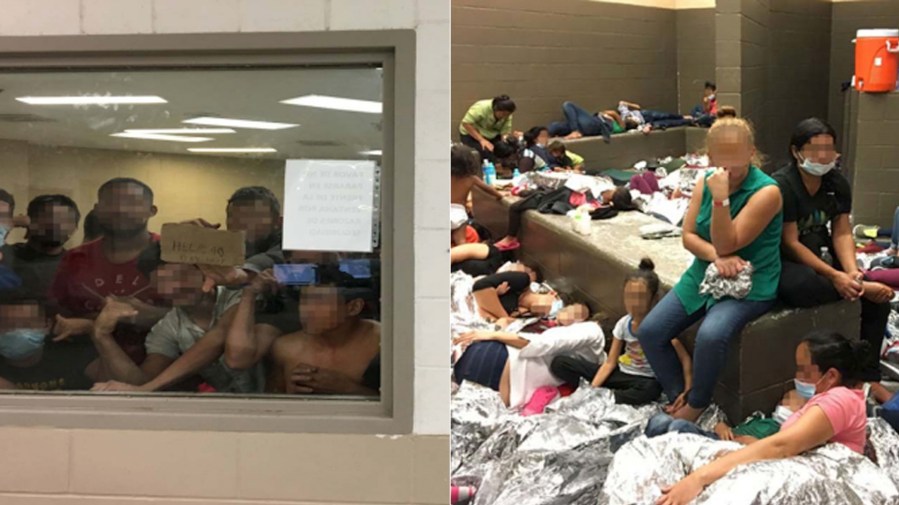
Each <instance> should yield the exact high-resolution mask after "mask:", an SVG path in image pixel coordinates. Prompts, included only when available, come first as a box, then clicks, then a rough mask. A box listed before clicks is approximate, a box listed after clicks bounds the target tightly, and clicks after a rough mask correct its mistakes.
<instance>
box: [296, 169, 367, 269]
mask: <svg viewBox="0 0 899 505" xmlns="http://www.w3.org/2000/svg"><path fill="white" fill-rule="evenodd" d="M374 187H375V163H374V162H373V161H363V160H351V161H341V160H287V166H286V168H285V171H284V242H283V248H284V249H285V250H288V251H345V252H371V251H372V227H373V226H374V224H373V212H374Z"/></svg>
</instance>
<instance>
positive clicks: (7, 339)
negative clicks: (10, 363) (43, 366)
mask: <svg viewBox="0 0 899 505" xmlns="http://www.w3.org/2000/svg"><path fill="white" fill-rule="evenodd" d="M46 335H47V332H46V331H45V330H43V329H41V328H20V329H17V330H11V331H7V332H6V333H3V334H0V356H3V357H4V358H7V359H11V360H14V361H15V360H20V359H25V358H27V357H29V356H33V355H34V353H36V352H38V351H40V350H41V349H42V348H43V347H44V337H45V336H46Z"/></svg>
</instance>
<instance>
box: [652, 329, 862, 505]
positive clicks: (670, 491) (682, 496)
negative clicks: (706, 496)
mask: <svg viewBox="0 0 899 505" xmlns="http://www.w3.org/2000/svg"><path fill="white" fill-rule="evenodd" d="M868 353H869V349H868V343H867V342H864V341H852V340H849V339H848V338H846V337H845V336H843V335H841V334H839V333H834V332H816V333H812V334H811V335H809V336H807V337H806V338H805V339H804V340H803V341H802V342H801V343H800V344H799V346H797V348H796V385H797V388H801V389H799V391H800V393H802V391H804V390H807V393H806V394H810V395H812V396H811V399H809V401H808V402H806V404H805V405H804V406H803V407H802V408H801V409H799V410H798V411H797V412H796V413H794V414H793V415H792V416H790V418H789V419H787V420H786V422H784V423H783V425H782V426H781V428H780V431H779V432H778V433H777V434H775V435H772V436H770V437H767V438H765V439H763V440H760V441H758V442H756V443H753V444H751V445H747V446H746V447H744V448H742V449H740V450H737V451H733V452H730V453H727V454H726V455H724V456H720V457H718V458H717V459H715V460H713V461H712V462H711V463H709V464H707V465H705V466H703V467H701V468H699V469H697V470H694V471H693V472H692V473H691V474H689V475H687V476H686V477H684V478H683V479H681V480H680V481H679V482H677V483H676V484H674V485H672V486H668V487H666V488H663V489H662V492H663V493H664V494H663V495H662V496H661V497H660V498H659V499H658V501H656V505H687V504H688V503H690V502H692V501H693V499H694V498H696V497H697V496H699V494H700V493H702V490H703V489H705V488H706V487H708V486H710V485H712V484H713V483H714V482H715V481H717V480H718V479H720V478H722V477H724V476H725V475H726V474H727V473H729V472H730V471H732V470H734V469H735V468H737V467H739V466H740V465H747V464H749V463H753V462H756V461H764V460H770V459H782V458H789V457H792V456H797V455H799V454H802V453H804V452H806V451H810V450H812V449H814V448H816V447H820V446H822V445H824V444H827V443H829V442H835V443H840V444H843V445H845V446H846V447H848V448H849V449H851V450H853V451H855V452H857V453H859V454H864V449H865V440H866V430H867V417H866V415H865V397H864V393H863V392H862V391H861V390H860V389H857V386H858V385H859V384H860V383H861V382H862V381H863V380H864V377H863V374H864V368H863V367H864V362H865V360H866V358H867V355H868Z"/></svg>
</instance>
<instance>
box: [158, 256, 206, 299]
mask: <svg viewBox="0 0 899 505" xmlns="http://www.w3.org/2000/svg"><path fill="white" fill-rule="evenodd" d="M152 277H153V279H152V280H154V281H155V285H156V291H157V292H158V293H159V295H160V296H162V297H163V298H165V299H166V300H168V301H170V302H171V303H172V305H174V306H175V307H190V306H193V305H197V304H198V303H199V302H200V301H201V300H202V299H203V273H202V272H201V271H200V269H199V268H197V267H195V266H193V265H183V264H178V263H166V264H165V265H162V266H160V267H159V268H157V269H156V271H155V272H153V276H152Z"/></svg>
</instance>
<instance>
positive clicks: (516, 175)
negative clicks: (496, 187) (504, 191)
mask: <svg viewBox="0 0 899 505" xmlns="http://www.w3.org/2000/svg"><path fill="white" fill-rule="evenodd" d="M519 182H521V171H520V170H518V169H517V168H516V169H515V170H512V184H514V185H516V186H518V183H519Z"/></svg>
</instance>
